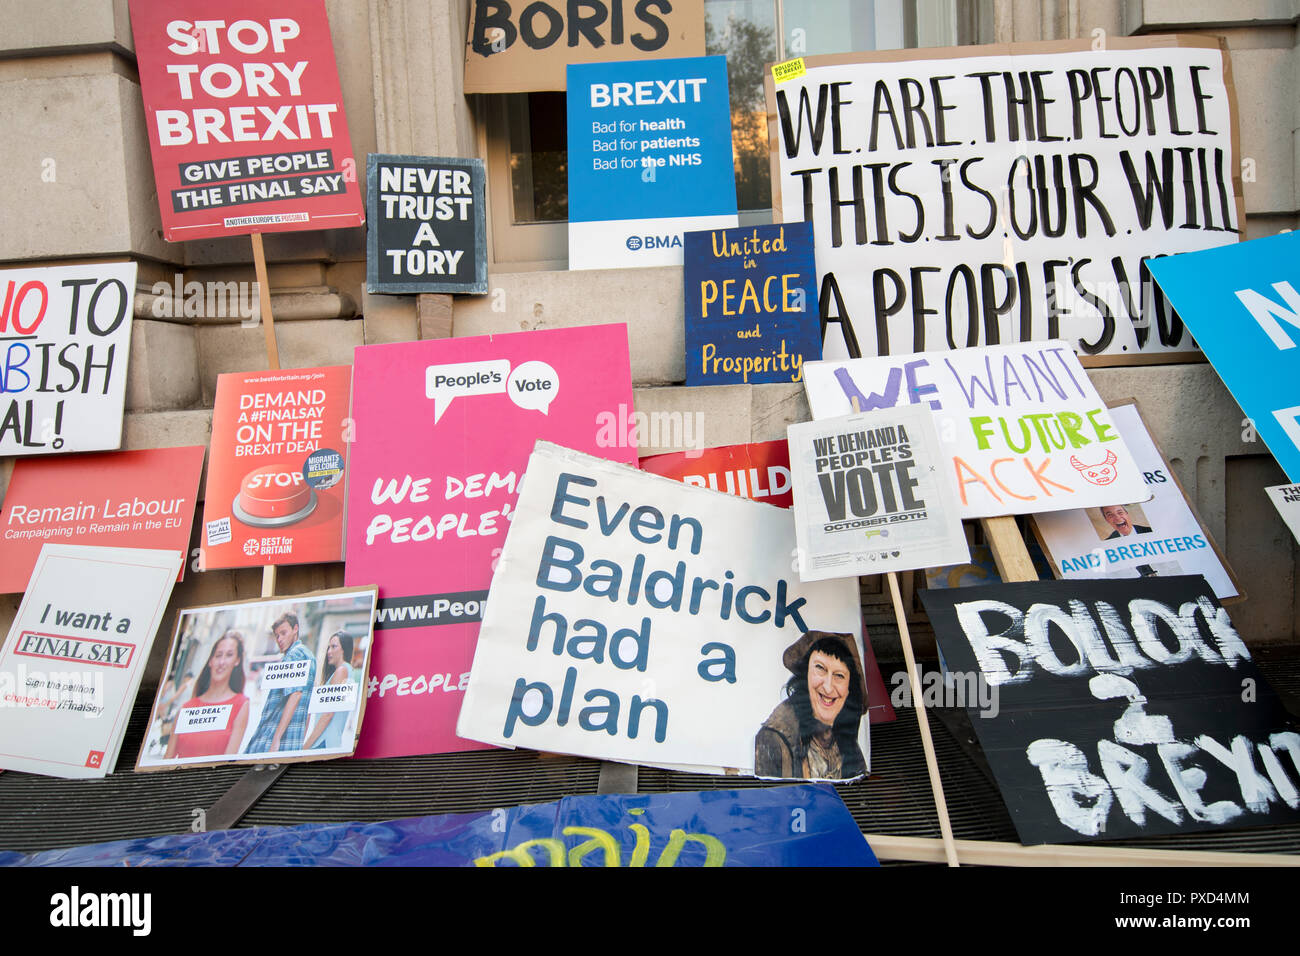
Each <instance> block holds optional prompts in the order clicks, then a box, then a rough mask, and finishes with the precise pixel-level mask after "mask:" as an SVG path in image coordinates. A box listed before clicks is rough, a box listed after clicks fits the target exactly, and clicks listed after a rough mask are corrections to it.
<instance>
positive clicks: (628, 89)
mask: <svg viewBox="0 0 1300 956" xmlns="http://www.w3.org/2000/svg"><path fill="white" fill-rule="evenodd" d="M568 77H569V79H568V83H569V88H568V127H569V268H570V269H620V268H627V267H630V266H672V265H681V264H682V235H683V233H686V232H689V231H693V230H700V229H722V228H725V227H729V226H735V225H736V222H737V219H736V177H735V171H734V169H733V167H732V156H731V109H730V101H731V100H730V96H729V94H728V92H727V61H726V58H725V57H721V56H704V57H688V58H684V59H675V60H640V61H634V62H628V63H590V64H575V65H571V66H569V73H568Z"/></svg>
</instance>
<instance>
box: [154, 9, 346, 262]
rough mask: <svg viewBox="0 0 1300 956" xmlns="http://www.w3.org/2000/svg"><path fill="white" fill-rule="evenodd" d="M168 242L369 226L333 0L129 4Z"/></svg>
mask: <svg viewBox="0 0 1300 956" xmlns="http://www.w3.org/2000/svg"><path fill="white" fill-rule="evenodd" d="M131 28H132V32H133V35H134V37H135V49H136V55H137V58H138V60H139V66H140V86H141V89H142V91H143V94H144V105H145V121H146V123H147V124H148V127H149V147H150V151H151V152H152V153H153V170H154V180H155V182H156V183H157V187H158V207H159V210H160V211H161V213H162V221H163V231H164V235H165V236H166V237H167V239H168V240H170V241H172V242H180V241H182V240H186V239H208V238H212V237H214V236H231V235H242V234H246V233H250V232H285V231H288V230H298V229H338V228H342V227H344V226H359V225H361V223H362V222H364V221H365V217H364V213H363V211H362V208H361V206H362V203H361V191H360V188H359V187H358V185H357V170H356V160H355V159H354V158H353V156H352V140H351V137H350V136H349V135H348V124H347V118H346V117H345V116H344V114H343V94H342V92H341V91H340V89H339V78H338V71H337V70H336V68H335V65H334V47H333V44H332V43H331V42H330V30H329V20H328V19H327V18H326V15H325V3H324V0H273V2H270V3H267V2H264V0H223V2H222V3H221V4H220V8H219V9H218V10H214V9H213V4H211V3H207V2H200V0H131Z"/></svg>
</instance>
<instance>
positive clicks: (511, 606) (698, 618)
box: [457, 442, 870, 779]
mask: <svg viewBox="0 0 1300 956" xmlns="http://www.w3.org/2000/svg"><path fill="white" fill-rule="evenodd" d="M738 541H744V542H746V545H745V547H743V548H737V547H736V542H738ZM794 544H795V541H794V521H793V517H792V515H791V514H790V513H789V512H788V511H784V510H782V509H779V508H770V507H767V506H765V505H760V504H757V503H755V502H752V501H747V500H745V499H743V498H738V497H735V496H732V495H725V494H717V493H715V492H711V491H707V490H705V489H701V488H693V487H691V486H689V485H684V484H681V483H678V482H675V481H670V480H667V479H664V478H660V477H658V476H656V475H647V474H646V473H644V472H639V471H636V470H635V469H631V468H626V467H623V466H620V465H618V464H615V463H613V462H608V461H605V460H603V459H599V458H593V457H591V456H590V455H584V454H582V453H580V452H576V451H572V450H570V449H567V448H561V447H559V446H557V445H552V444H550V443H549V442H538V444H537V447H536V450H534V452H533V454H532V457H531V458H529V460H528V480H527V482H526V483H525V485H524V489H523V492H522V493H521V494H520V497H519V507H518V511H517V513H516V516H515V520H514V523H513V524H512V526H511V529H510V534H509V536H508V537H507V539H506V546H505V550H504V552H503V553H502V555H501V560H500V562H499V564H498V565H497V571H496V574H495V575H494V576H493V578H492V589H491V592H490V594H489V596H488V602H487V611H486V612H485V614H484V618H483V629H482V632H481V634H480V635H479V642H478V650H477V651H476V653H475V655H474V666H473V669H472V670H471V671H470V678H469V687H468V689H467V690H466V692H465V702H464V704H463V706H462V708H461V714H460V721H459V723H458V724H457V732H458V733H459V734H460V735H461V736H462V737H468V738H470V739H474V740H482V741H484V742H487V743H492V744H497V745H499V746H507V747H531V748H534V749H538V750H549V751H556V752H560V753H571V754H578V755H582V756H589V757H596V758H600V759H606V760H619V761H625V762H630V763H649V764H658V765H664V764H671V765H674V767H675V768H676V769H682V770H695V771H697V772H716V770H715V768H717V767H730V768H735V769H736V770H738V771H739V772H741V773H747V774H754V775H756V776H761V777H771V778H792V777H795V778H800V777H806V778H820V779H847V778H851V777H855V776H858V775H860V774H862V773H864V772H866V771H867V770H868V769H869V766H870V764H869V761H870V741H869V737H868V724H869V722H868V721H864V720H862V717H863V716H864V715H865V713H866V705H867V703H868V702H867V700H866V693H865V691H864V689H863V688H864V682H863V679H862V665H861V661H862V647H861V611H860V608H859V607H858V588H857V582H856V581H847V580H841V581H822V582H817V583H808V582H800V581H799V580H798V579H797V578H796V577H795V575H794V574H793V572H792V570H791V566H790V565H791V561H790V557H791V555H792V553H793V551H794Z"/></svg>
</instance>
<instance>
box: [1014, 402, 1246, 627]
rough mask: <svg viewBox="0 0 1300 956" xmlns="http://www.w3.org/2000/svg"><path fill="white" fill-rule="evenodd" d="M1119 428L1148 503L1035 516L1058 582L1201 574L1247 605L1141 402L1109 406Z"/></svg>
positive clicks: (1224, 596) (1224, 595)
mask: <svg viewBox="0 0 1300 956" xmlns="http://www.w3.org/2000/svg"><path fill="white" fill-rule="evenodd" d="M1110 412H1111V416H1112V417H1113V418H1114V419H1115V427H1116V428H1117V429H1118V430H1119V433H1120V435H1121V436H1122V437H1123V439H1124V444H1125V445H1126V446H1128V449H1129V451H1131V452H1132V453H1133V457H1134V460H1135V461H1136V462H1137V465H1138V468H1139V469H1141V472H1142V480H1143V481H1144V482H1145V483H1146V486H1147V488H1148V489H1150V491H1151V492H1152V497H1151V500H1150V501H1147V502H1146V503H1144V504H1124V503H1121V502H1118V501H1116V502H1114V503H1112V504H1110V505H1106V506H1105V507H1102V508H1089V509H1082V510H1079V511H1053V512H1051V513H1049V514H1039V515H1035V516H1034V529H1035V531H1036V532H1037V534H1038V539H1039V541H1040V542H1042V545H1043V551H1044V552H1045V553H1046V554H1047V555H1048V559H1049V561H1050V562H1051V564H1052V571H1053V574H1054V576H1055V577H1058V578H1071V579H1074V578H1079V579H1084V578H1111V577H1115V578H1132V577H1154V576H1156V575H1170V574H1200V575H1202V576H1203V577H1204V578H1205V579H1206V581H1208V582H1209V584H1210V587H1212V588H1213V589H1214V596H1215V597H1217V598H1218V599H1219V600H1220V601H1221V602H1223V603H1229V599H1235V600H1240V599H1241V586H1240V584H1239V583H1238V581H1237V578H1236V575H1234V574H1233V573H1232V569H1231V568H1229V567H1228V565H1227V561H1226V560H1225V559H1224V557H1223V554H1222V553H1221V552H1220V551H1219V548H1218V545H1216V544H1215V542H1214V538H1213V537H1212V536H1211V535H1210V532H1209V529H1207V528H1206V527H1205V523H1204V522H1203V521H1201V519H1200V517H1199V516H1198V515H1197V514H1196V509H1195V508H1194V507H1193V506H1192V503H1191V502H1190V501H1189V500H1188V499H1187V495H1186V493H1185V492H1184V491H1183V486H1182V484H1181V483H1180V482H1179V481H1178V476H1177V475H1175V474H1174V471H1173V469H1172V468H1170V467H1169V462H1168V460H1167V459H1166V458H1165V456H1164V454H1163V453H1162V452H1161V451H1160V449H1159V448H1158V447H1157V446H1156V443H1155V441H1154V440H1153V439H1152V438H1151V434H1150V433H1149V432H1148V431H1147V428H1146V424H1145V423H1144V422H1143V421H1142V416H1141V414H1140V413H1139V411H1138V407H1137V404H1136V403H1135V402H1132V401H1129V402H1116V403H1115V404H1113V405H1111V406H1110Z"/></svg>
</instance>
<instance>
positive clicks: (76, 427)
mask: <svg viewBox="0 0 1300 956" xmlns="http://www.w3.org/2000/svg"><path fill="white" fill-rule="evenodd" d="M134 298H135V263H134V262H105V263H99V264H96V265H84V266H55V267H53V268H50V269H5V270H4V271H0V457H4V456H6V455H49V454H53V453H56V452H71V451H101V450H104V449H109V448H117V447H118V446H119V445H121V444H122V406H123V403H124V402H125V399H126V363H127V359H129V358H130V355H131V315H132V307H131V306H132V302H133V301H134Z"/></svg>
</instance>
